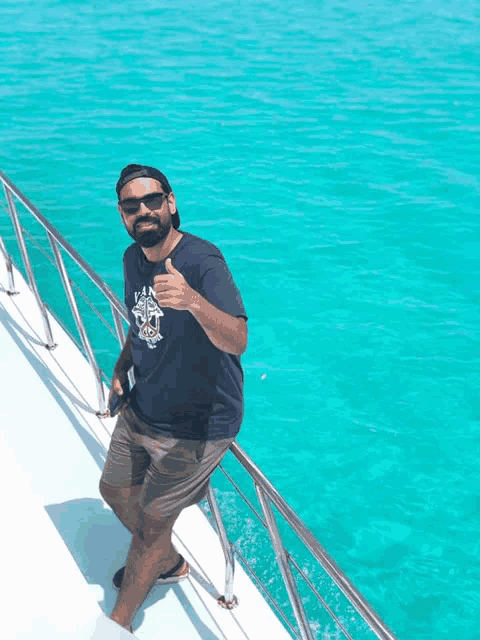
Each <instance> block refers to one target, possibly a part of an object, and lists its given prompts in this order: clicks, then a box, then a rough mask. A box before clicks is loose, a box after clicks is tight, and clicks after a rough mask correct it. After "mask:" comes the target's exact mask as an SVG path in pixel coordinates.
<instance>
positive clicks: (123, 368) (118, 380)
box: [108, 327, 133, 403]
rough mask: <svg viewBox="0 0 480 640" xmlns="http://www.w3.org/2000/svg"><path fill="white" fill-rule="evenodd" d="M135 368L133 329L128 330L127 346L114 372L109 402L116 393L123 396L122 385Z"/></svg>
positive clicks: (124, 346) (125, 345)
mask: <svg viewBox="0 0 480 640" xmlns="http://www.w3.org/2000/svg"><path fill="white" fill-rule="evenodd" d="M132 366H133V356H132V328H131V327H130V329H129V330H128V334H127V338H126V340H125V344H124V345H123V349H122V352H121V353H120V356H119V358H118V360H117V364H116V365H115V368H114V370H113V377H112V386H111V387H110V395H109V398H108V402H109V403H110V399H111V397H112V395H113V393H114V392H116V393H118V394H119V395H123V389H122V384H124V382H125V381H126V379H127V375H128V372H129V371H130V369H131V367H132Z"/></svg>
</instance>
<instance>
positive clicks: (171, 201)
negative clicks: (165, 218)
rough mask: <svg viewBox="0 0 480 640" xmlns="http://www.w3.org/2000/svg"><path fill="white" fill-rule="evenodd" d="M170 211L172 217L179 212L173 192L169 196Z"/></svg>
mask: <svg viewBox="0 0 480 640" xmlns="http://www.w3.org/2000/svg"><path fill="white" fill-rule="evenodd" d="M167 202H168V210H169V211H170V215H172V216H173V215H174V214H175V212H176V210H177V203H176V202H175V196H174V195H173V193H172V192H170V193H169V194H168V200H167Z"/></svg>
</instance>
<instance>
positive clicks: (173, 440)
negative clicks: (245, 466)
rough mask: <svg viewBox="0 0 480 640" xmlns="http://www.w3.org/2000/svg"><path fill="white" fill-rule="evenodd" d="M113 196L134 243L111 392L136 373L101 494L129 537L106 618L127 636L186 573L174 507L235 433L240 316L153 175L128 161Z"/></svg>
mask: <svg viewBox="0 0 480 640" xmlns="http://www.w3.org/2000/svg"><path fill="white" fill-rule="evenodd" d="M116 191H117V195H118V210H119V212H120V216H121V218H122V221H123V224H124V225H125V228H126V230H127V232H128V234H129V235H130V236H131V237H132V238H133V240H134V241H135V242H134V243H133V244H132V245H130V246H129V247H128V249H127V250H126V251H125V254H124V259H123V266H124V276H125V304H126V306H127V308H128V315H129V321H130V329H129V332H128V337H127V340H126V343H125V346H124V348H123V350H122V352H121V354H120V357H119V359H118V362H117V364H116V365H115V369H114V375H113V381H112V389H111V391H110V396H111V395H112V393H113V392H114V391H116V392H118V393H119V394H121V393H122V385H123V384H125V382H126V381H127V373H128V371H129V369H130V368H131V367H132V366H133V367H134V374H135V386H134V387H133V389H132V390H131V393H130V395H129V397H128V400H126V401H124V402H123V403H122V409H121V412H120V414H119V417H118V420H117V424H116V427H115V429H114V431H113V434H112V439H111V443H110V447H109V451H108V455H107V460H106V462H105V468H104V470H103V474H102V478H101V481H100V492H101V494H102V496H103V498H104V499H105V500H106V502H107V503H108V504H109V505H110V506H111V507H112V509H113V510H114V512H115V514H116V515H117V516H118V518H119V519H120V520H121V522H122V523H123V524H124V525H125V526H126V527H127V528H128V529H129V531H130V532H131V533H132V534H133V538H132V544H131V546H130V550H129V553H128V557H127V561H126V565H125V567H122V568H121V569H119V571H117V573H116V574H115V576H114V585H115V587H116V588H118V589H119V594H118V598H117V602H116V605H115V608H114V610H113V612H112V614H111V615H110V617H111V619H112V620H114V621H115V622H117V623H118V624H120V625H121V626H123V627H125V628H126V629H128V630H129V631H132V627H131V624H132V620H133V618H134V616H135V614H136V612H137V611H138V609H139V607H140V606H141V604H142V602H143V601H144V599H145V597H146V596H147V594H148V592H149V590H150V588H151V587H152V586H153V585H154V584H155V583H158V584H168V583H170V582H178V581H179V580H183V579H185V578H186V577H187V576H188V574H189V565H188V563H187V562H186V561H185V560H184V558H183V557H182V556H181V555H180V554H179V553H178V552H177V550H176V549H175V548H174V547H173V545H172V540H171V535H172V528H173V525H174V523H175V521H176V519H177V518H178V516H179V514H180V512H181V511H182V509H184V508H185V507H187V506H189V505H193V504H196V503H198V502H200V500H202V499H203V498H204V497H205V496H206V492H207V489H208V483H209V478H210V476H211V474H212V473H213V471H214V470H215V468H216V467H217V466H218V464H219V463H220V461H221V459H222V457H223V455H224V454H225V453H226V452H227V450H228V448H229V446H230V445H231V443H232V442H233V441H234V439H235V436H236V435H237V433H238V431H239V429H240V424H241V421H242V415H243V372H242V368H241V365H240V358H239V356H240V355H241V354H242V353H243V352H244V351H245V349H246V345H247V323H246V320H247V315H246V313H245V309H244V306H243V303H242V299H241V297H240V294H239V292H238V290H237V288H236V286H235V284H234V281H233V279H232V276H231V274H230V271H229V269H228V267H227V265H226V262H225V259H224V257H223V255H222V253H221V251H220V250H219V249H218V248H217V247H216V246H215V245H213V244H211V243H210V242H207V241H205V240H202V239H201V238H199V237H197V236H194V235H192V234H190V233H186V232H180V231H179V230H178V228H179V226H180V218H179V214H178V211H177V208H176V202H175V196H174V194H173V192H172V189H171V187H170V185H169V183H168V180H167V178H166V177H165V176H164V175H163V174H162V173H161V172H160V171H158V170H157V169H154V168H152V167H147V166H142V165H128V166H127V167H125V168H124V169H123V171H122V172H121V175H120V178H119V180H118V182H117V186H116Z"/></svg>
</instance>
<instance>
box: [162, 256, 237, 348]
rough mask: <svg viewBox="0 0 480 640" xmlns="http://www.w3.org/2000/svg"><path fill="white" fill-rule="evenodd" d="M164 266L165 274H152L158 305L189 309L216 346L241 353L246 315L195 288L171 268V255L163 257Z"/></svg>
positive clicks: (179, 309)
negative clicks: (227, 308)
mask: <svg viewBox="0 0 480 640" xmlns="http://www.w3.org/2000/svg"><path fill="white" fill-rule="evenodd" d="M165 267H166V269H167V275H165V276H155V278H154V280H153V290H154V292H155V297H156V299H157V302H158V304H159V305H160V307H170V308H171V309H176V310H177V311H189V312H190V313H191V314H192V315H193V317H194V318H195V319H196V320H197V322H198V323H199V324H200V325H201V327H202V328H203V330H204V331H205V333H206V334H207V336H208V337H209V338H210V340H211V342H212V343H213V344H214V345H215V346H216V347H217V348H218V349H221V350H222V351H225V352H227V353H233V354H235V355H238V356H239V355H241V354H242V353H244V351H245V349H246V348H247V323H246V320H245V318H242V317H236V316H233V315H230V314H229V313H226V312H225V311H222V310H221V309H218V308H217V307H216V306H215V305H213V304H212V303H211V302H209V301H208V300H207V299H206V298H204V297H203V296H202V295H201V294H200V293H199V292H198V291H195V289H193V288H192V287H190V285H189V284H188V283H187V281H186V280H185V278H184V277H183V275H182V274H181V273H180V272H179V271H177V270H176V269H175V268H174V266H173V265H172V261H171V259H170V258H169V259H168V260H166V262H165Z"/></svg>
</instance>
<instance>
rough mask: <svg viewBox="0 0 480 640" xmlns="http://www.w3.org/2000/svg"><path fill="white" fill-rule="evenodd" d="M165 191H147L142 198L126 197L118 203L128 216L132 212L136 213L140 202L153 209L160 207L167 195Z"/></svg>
mask: <svg viewBox="0 0 480 640" xmlns="http://www.w3.org/2000/svg"><path fill="white" fill-rule="evenodd" d="M167 195H168V194H167V193H162V192H158V193H147V195H146V196H143V198H126V199H125V200H120V201H119V203H118V204H119V205H120V206H121V207H122V209H123V211H124V213H126V214H127V215H128V216H131V215H133V214H134V213H138V211H139V209H140V204H141V203H142V202H143V204H144V205H145V206H146V207H148V208H149V209H150V211H153V210H154V209H160V207H161V206H162V203H163V199H164V198H166V197H167Z"/></svg>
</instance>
